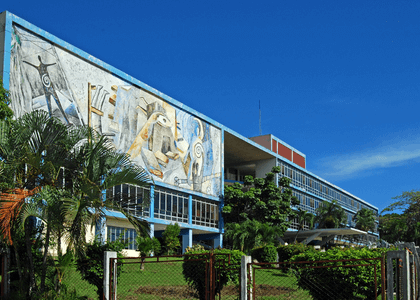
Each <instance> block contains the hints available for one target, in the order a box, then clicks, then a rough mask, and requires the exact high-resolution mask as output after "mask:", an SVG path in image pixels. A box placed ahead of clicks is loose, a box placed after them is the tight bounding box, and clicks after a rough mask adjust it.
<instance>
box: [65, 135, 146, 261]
mask: <svg viewBox="0 0 420 300" xmlns="http://www.w3.org/2000/svg"><path fill="white" fill-rule="evenodd" d="M73 135H74V139H75V140H78V141H79V143H77V144H75V146H74V147H73V148H72V149H71V151H70V155H69V157H68V159H67V161H66V162H65V165H64V167H65V176H64V177H65V179H66V180H67V179H68V181H69V185H71V186H70V187H69V188H70V190H71V191H72V194H73V196H72V197H71V198H69V199H66V201H65V211H66V215H68V217H69V219H70V220H71V226H70V228H69V232H70V241H69V242H70V245H73V246H74V247H75V249H76V250H77V252H80V251H82V250H83V246H84V244H85V236H86V226H85V225H87V224H90V225H94V224H95V223H96V222H97V221H98V220H99V219H100V218H102V217H104V216H105V214H106V209H114V210H118V211H120V212H122V213H123V214H124V215H125V216H126V217H127V219H128V220H129V221H130V222H131V223H132V224H133V226H134V227H135V228H136V230H137V232H138V233H139V234H140V235H146V234H148V228H149V227H148V224H147V222H146V221H142V220H140V219H138V218H136V217H135V216H133V215H131V214H130V213H129V211H130V208H131V207H129V206H130V205H131V204H130V203H132V201H130V200H132V199H134V197H135V195H132V196H131V197H130V199H129V198H128V196H127V195H126V197H125V198H124V199H122V200H121V199H114V198H108V199H105V197H104V196H105V194H104V191H106V190H108V189H110V188H112V187H114V186H118V185H122V184H130V185H135V186H140V187H145V186H150V184H152V183H153V181H152V179H151V178H150V176H149V175H148V173H147V172H146V171H145V170H144V169H143V168H141V167H140V166H138V165H136V164H134V163H133V162H132V161H131V160H130V157H129V156H128V155H127V154H126V153H121V152H118V151H116V149H115V147H114V146H113V144H112V142H111V140H110V139H109V138H107V137H105V136H101V135H99V134H98V133H96V132H95V131H94V130H93V129H91V128H86V127H84V128H80V129H77V130H75V131H74V132H73ZM80 137H84V139H80ZM145 200H147V199H145ZM134 203H135V202H134ZM146 204H147V203H146ZM134 205H136V204H134ZM79 254H80V253H79Z"/></svg>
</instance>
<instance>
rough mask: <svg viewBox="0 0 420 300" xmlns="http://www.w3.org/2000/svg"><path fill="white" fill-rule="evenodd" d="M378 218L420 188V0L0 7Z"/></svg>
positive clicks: (47, 3)
mask: <svg viewBox="0 0 420 300" xmlns="http://www.w3.org/2000/svg"><path fill="white" fill-rule="evenodd" d="M4 10H8V11H10V12H12V13H14V14H16V15H17V16H19V17H21V18H23V19H25V20H27V21H29V22H31V23H32V24H34V25H36V26H38V27H40V28H42V29H44V30H46V31H48V32H50V33H52V34H54V35H56V36H57V37H59V38H61V39H63V40H64V41H66V42H68V43H70V44H72V45H74V46H76V47H78V48H80V49H82V50H84V51H86V52H87V53H89V54H91V55H93V56H95V57H97V58H99V59H101V60H103V61H105V62H106V63H109V64H110V65H112V66H114V67H116V68H118V69H120V70H122V71H124V72H126V73H128V74H129V75H131V76H133V77H135V78H137V79H139V80H141V81H142V82H144V83H146V84H148V85H150V86H152V87H154V88H156V89H158V90H160V91H161V92H163V93H165V94H167V95H169V96H171V97H173V98H175V99H176V100H178V101H181V102H182V103H185V104H186V105H188V106H190V107H191V108H193V109H196V110H197V111H199V112H201V113H203V114H205V115H207V116H208V117H210V118H212V119H214V120H215V121H218V122H220V123H222V124H224V125H226V126H228V127H230V128H231V129H233V130H235V131H237V132H238V133H240V134H242V135H244V136H246V137H251V136H256V135H258V134H259V123H258V115H259V114H258V102H259V101H261V108H262V132H263V134H268V133H271V134H273V135H274V136H276V137H278V138H280V139H282V140H283V141H285V142H286V143H288V144H289V145H291V146H293V147H295V148H296V149H298V150H300V151H301V152H303V153H305V154H306V158H307V169H308V170H310V171H312V172H314V173H315V174H317V175H319V176H321V177H323V178H325V179H326V180H328V181H330V182H332V183H334V184H336V185H338V186H340V187H341V188H343V189H345V190H347V191H349V192H351V193H352V194H354V195H356V196H358V197H360V198H362V199H364V200H366V201H368V202H370V203H372V204H374V205H375V206H377V207H378V208H379V209H380V210H382V209H383V208H385V207H386V206H387V205H389V204H390V203H391V202H392V197H394V196H397V195H400V194H401V193H402V192H403V191H407V190H412V189H420V176H419V170H420V132H419V128H420V118H419V110H420V104H419V100H420V88H419V80H420V60H419V59H418V54H419V53H420V18H419V17H418V16H419V15H420V2H419V1H385V0H383V1H314V0H311V1H280V0H277V1H258V2H257V1H245V0H242V1H107V0H106V1H79V0H76V1H45V0H40V1H27V0H21V1H3V2H2V4H0V11H4Z"/></svg>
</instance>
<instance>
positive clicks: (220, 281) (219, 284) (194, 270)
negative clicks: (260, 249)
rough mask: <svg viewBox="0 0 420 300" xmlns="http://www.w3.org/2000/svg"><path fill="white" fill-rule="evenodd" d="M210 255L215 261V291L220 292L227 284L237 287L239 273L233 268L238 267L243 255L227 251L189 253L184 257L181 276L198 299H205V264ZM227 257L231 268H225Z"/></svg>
mask: <svg viewBox="0 0 420 300" xmlns="http://www.w3.org/2000/svg"><path fill="white" fill-rule="evenodd" d="M211 254H213V255H214V259H215V268H216V286H215V288H216V291H221V290H222V289H223V287H224V286H226V285H227V284H228V283H229V282H231V283H233V284H235V285H239V272H238V271H237V270H235V267H236V266H237V267H240V265H241V257H242V256H243V255H245V253H243V252H241V251H239V250H228V249H214V250H210V251H209V250H197V251H189V252H188V255H185V256H184V263H183V264H182V274H183V275H184V278H185V280H186V281H187V283H188V285H189V286H190V287H192V288H193V289H195V290H196V292H197V294H198V296H199V297H200V299H206V263H207V262H208V261H209V260H210V256H211ZM229 256H230V265H231V267H230V268H227V267H226V266H227V265H228V261H229ZM232 266H235V267H233V268H232Z"/></svg>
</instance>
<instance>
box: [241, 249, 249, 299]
mask: <svg viewBox="0 0 420 300" xmlns="http://www.w3.org/2000/svg"><path fill="white" fill-rule="evenodd" d="M249 263H251V256H242V257H241V300H248V299H247V297H248V293H247V291H248V268H247V267H248V264H249Z"/></svg>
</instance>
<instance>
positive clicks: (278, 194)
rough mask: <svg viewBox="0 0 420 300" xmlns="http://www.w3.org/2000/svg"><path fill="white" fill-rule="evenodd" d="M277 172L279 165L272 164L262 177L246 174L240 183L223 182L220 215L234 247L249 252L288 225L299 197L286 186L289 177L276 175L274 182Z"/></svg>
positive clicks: (269, 240)
mask: <svg viewBox="0 0 420 300" xmlns="http://www.w3.org/2000/svg"><path fill="white" fill-rule="evenodd" d="M279 172H280V168H279V167H273V169H272V171H271V172H270V173H267V174H266V177H265V178H253V177H252V176H246V177H245V180H244V185H242V184H240V183H238V182H236V183H234V184H233V185H230V186H225V199H224V207H223V211H222V215H223V218H224V221H225V224H226V235H227V237H228V239H231V241H232V243H233V245H234V247H235V248H237V249H242V250H244V251H245V252H248V253H249V251H250V250H251V249H252V247H254V246H259V245H262V244H270V243H274V242H275V241H276V238H277V237H279V236H282V235H283V233H284V232H285V231H286V230H287V229H288V228H289V225H290V223H291V222H292V220H293V219H294V217H295V215H296V213H295V211H294V210H293V209H292V206H295V205H298V204H299V200H298V199H297V198H296V197H295V196H293V195H292V190H291V189H289V188H288V187H289V185H290V179H289V178H286V177H282V178H280V180H279V182H278V183H279V184H278V186H277V184H276V181H275V178H276V174H278V173H279ZM268 236H271V237H272V238H268Z"/></svg>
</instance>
